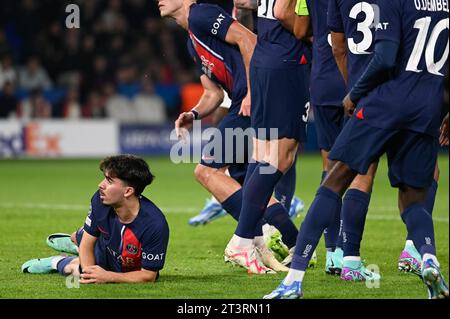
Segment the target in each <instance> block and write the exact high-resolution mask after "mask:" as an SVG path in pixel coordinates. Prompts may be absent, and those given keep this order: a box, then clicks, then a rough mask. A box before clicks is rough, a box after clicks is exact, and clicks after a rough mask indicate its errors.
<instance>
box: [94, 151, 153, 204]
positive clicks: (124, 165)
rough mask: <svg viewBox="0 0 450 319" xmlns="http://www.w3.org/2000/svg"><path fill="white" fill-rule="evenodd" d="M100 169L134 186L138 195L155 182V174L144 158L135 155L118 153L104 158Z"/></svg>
mask: <svg viewBox="0 0 450 319" xmlns="http://www.w3.org/2000/svg"><path fill="white" fill-rule="evenodd" d="M100 170H101V171H102V172H103V173H108V175H109V176H110V177H112V178H118V179H120V180H122V181H124V182H125V183H127V184H128V186H131V187H133V188H134V192H135V194H136V196H139V195H141V194H142V192H143V191H144V189H145V187H147V186H148V185H150V184H151V183H152V182H153V179H154V178H155V176H153V174H152V173H151V172H150V167H149V166H148V164H147V162H145V161H144V160H143V159H142V158H140V157H137V156H134V155H116V156H110V157H107V158H105V159H103V160H102V161H101V162H100Z"/></svg>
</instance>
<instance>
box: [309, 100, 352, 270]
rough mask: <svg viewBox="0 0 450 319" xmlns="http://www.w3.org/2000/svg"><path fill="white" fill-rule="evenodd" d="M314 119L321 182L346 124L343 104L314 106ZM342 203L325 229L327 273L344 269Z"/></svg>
mask: <svg viewBox="0 0 450 319" xmlns="http://www.w3.org/2000/svg"><path fill="white" fill-rule="evenodd" d="M314 120H315V126H316V132H317V144H318V146H319V149H320V150H321V156H322V165H323V170H322V176H321V183H322V182H323V180H324V179H325V177H326V175H327V172H328V170H329V169H330V168H331V167H332V163H330V161H329V160H328V155H329V151H330V150H331V148H332V147H333V145H334V142H335V141H336V138H337V137H338V135H339V133H340V132H341V131H342V128H343V126H344V124H345V115H344V110H343V107H342V106H338V105H335V106H327V105H315V106H314ZM341 206H342V203H338V206H337V207H336V212H335V214H334V218H333V220H332V222H331V224H330V226H329V227H327V228H326V229H325V231H324V239H325V248H326V251H327V252H326V262H325V273H327V274H331V275H334V274H340V271H341V269H342V229H341V228H342V227H341V225H342V218H341Z"/></svg>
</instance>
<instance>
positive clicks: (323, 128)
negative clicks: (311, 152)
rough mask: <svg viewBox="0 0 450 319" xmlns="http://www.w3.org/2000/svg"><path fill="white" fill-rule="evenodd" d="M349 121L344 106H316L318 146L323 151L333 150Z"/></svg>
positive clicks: (315, 117)
mask: <svg viewBox="0 0 450 319" xmlns="http://www.w3.org/2000/svg"><path fill="white" fill-rule="evenodd" d="M347 119H348V117H346V116H345V113H344V108H343V107H342V106H337V105H336V106H334V105H333V106H329V105H314V122H315V124H316V133H317V144H318V146H319V148H320V149H321V150H324V151H327V152H329V151H330V150H331V148H332V147H333V145H334V142H335V141H336V138H337V137H338V135H339V133H341V131H342V128H343V127H344V125H345V123H346V120H347Z"/></svg>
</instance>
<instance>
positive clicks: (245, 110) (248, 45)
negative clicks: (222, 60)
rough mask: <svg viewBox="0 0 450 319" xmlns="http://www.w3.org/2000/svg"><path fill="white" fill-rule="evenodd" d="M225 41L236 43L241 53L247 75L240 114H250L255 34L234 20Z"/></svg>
mask: <svg viewBox="0 0 450 319" xmlns="http://www.w3.org/2000/svg"><path fill="white" fill-rule="evenodd" d="M225 41H226V42H227V43H229V44H233V45H237V46H238V47H239V51H240V52H241V54H242V59H243V61H244V65H245V73H246V75H247V96H246V97H245V98H244V100H243V101H242V105H241V111H240V112H239V114H240V115H243V116H250V112H251V97H250V61H251V59H252V56H253V52H254V50H255V46H256V35H255V34H254V33H253V32H251V31H250V30H249V29H247V28H246V27H244V26H243V25H242V24H240V23H239V22H237V21H236V22H234V23H233V24H232V25H231V26H230V28H229V29H228V32H227V36H226V38H225Z"/></svg>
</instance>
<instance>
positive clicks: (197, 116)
mask: <svg viewBox="0 0 450 319" xmlns="http://www.w3.org/2000/svg"><path fill="white" fill-rule="evenodd" d="M190 113H191V114H192V117H193V118H194V120H200V113H199V112H198V111H197V110H194V109H192V110H191V112H190Z"/></svg>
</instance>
